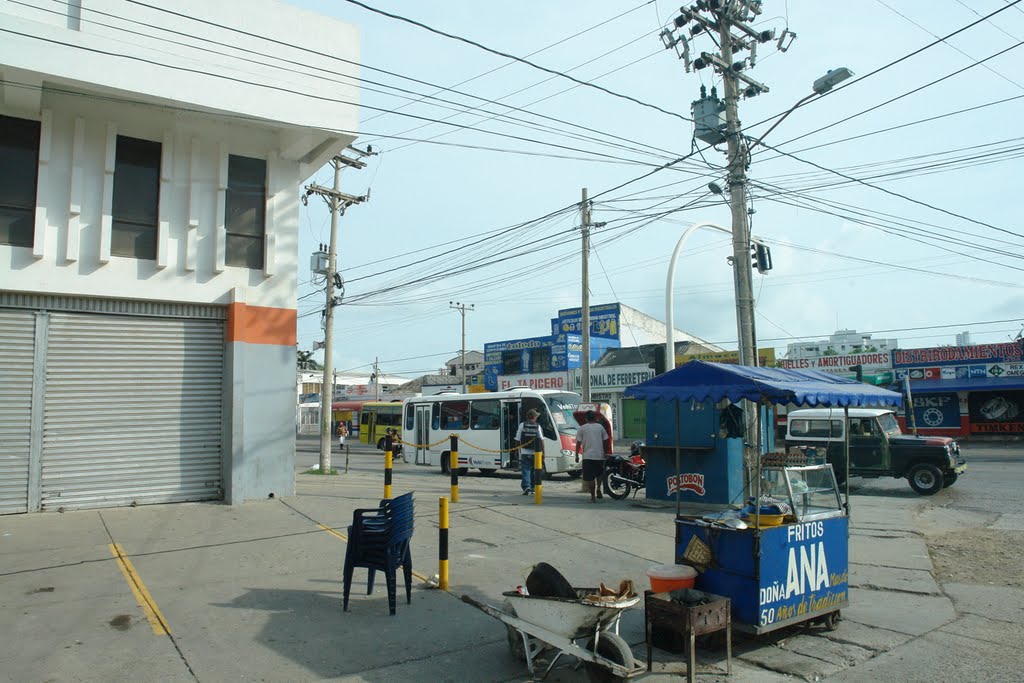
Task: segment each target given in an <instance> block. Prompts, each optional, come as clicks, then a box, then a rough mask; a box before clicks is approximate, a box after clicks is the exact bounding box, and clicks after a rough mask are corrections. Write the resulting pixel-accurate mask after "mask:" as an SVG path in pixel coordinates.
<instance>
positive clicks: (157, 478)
mask: <svg viewBox="0 0 1024 683" xmlns="http://www.w3.org/2000/svg"><path fill="white" fill-rule="evenodd" d="M223 374H224V326H223V323H222V322H220V321H214V320H182V319H164V318H141V317H134V316H117V315H102V314H87V313H84V314H83V313H51V315H50V326H49V337H48V352H47V365H46V406H45V412H44V418H43V454H42V508H43V509H44V510H54V509H57V508H65V509H75V508H92V507H112V506H117V505H131V504H136V503H137V504H143V503H164V502H180V501H189V500H210V499H216V498H219V497H220V489H221V453H222V447H221V444H222V431H223V428H222V401H223V399H222V397H223V391H224V389H223Z"/></svg>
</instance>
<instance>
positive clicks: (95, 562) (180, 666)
mask: <svg viewBox="0 0 1024 683" xmlns="http://www.w3.org/2000/svg"><path fill="white" fill-rule="evenodd" d="M299 457H300V460H299V461H297V462H296V466H297V468H298V469H300V470H301V469H304V466H308V465H309V464H311V463H312V462H315V458H314V457H313V456H312V455H310V454H301V455H300V456H299ZM335 457H337V456H335ZM306 460H309V462H308V463H307V462H305V461H306ZM382 460H383V458H382V457H381V456H380V455H379V454H378V453H376V452H372V451H369V450H367V451H365V452H362V451H358V452H357V451H354V452H353V454H352V456H351V460H350V469H349V473H348V474H345V475H340V476H333V477H324V476H314V475H298V477H297V489H298V493H297V495H296V496H293V497H288V498H285V499H280V498H276V497H275V498H273V499H270V498H268V499H267V500H266V501H263V502H255V503H250V504H246V505H241V506H237V507H227V506H222V505H217V504H199V503H197V504H179V505H167V506H146V507H138V508H118V509H111V510H103V511H91V512H89V511H85V512H69V513H64V514H58V513H47V514H40V515H20V516H6V517H2V518H0V585H2V592H0V596H2V597H0V607H2V608H3V609H0V628H2V630H3V633H5V635H6V636H7V637H6V638H4V639H3V640H2V644H0V661H3V662H4V666H3V668H2V671H0V678H2V679H3V680H10V681H34V680H49V681H71V680H74V681H111V680H129V679H131V680H161V681H177V680H182V681H187V680H199V681H222V680H229V679H234V680H256V679H259V680H275V681H304V680H320V679H337V680H349V681H390V680H424V681H445V680H453V681H454V680H460V681H467V680H471V681H519V680H528V678H529V677H528V674H527V673H526V666H525V664H524V663H522V662H519V661H516V660H514V659H513V658H512V656H511V655H510V653H509V648H508V645H507V642H506V632H505V627H504V625H503V624H501V623H500V622H499V621H497V620H496V619H493V618H492V617H489V616H487V615H485V614H484V613H483V612H481V611H479V610H477V609H475V608H473V607H471V606H469V605H466V604H464V603H463V602H461V601H460V600H459V597H460V596H461V595H462V594H468V595H471V596H473V597H474V598H476V599H478V600H481V601H484V602H488V603H490V604H494V605H500V603H501V599H500V595H501V592H502V591H505V590H511V589H513V588H514V587H515V586H516V585H519V584H522V583H524V582H525V577H526V574H527V573H528V571H529V569H530V567H531V566H532V565H533V564H535V563H536V562H539V561H547V562H549V563H551V564H553V565H554V566H556V567H557V568H558V569H559V570H560V571H561V572H562V573H563V574H564V575H565V576H566V577H568V578H569V579H570V581H571V582H572V583H574V584H575V585H590V586H594V585H597V584H598V583H599V582H602V581H603V582H605V583H607V584H611V583H616V584H617V583H618V581H619V580H620V579H623V578H626V579H631V580H633V581H634V582H635V584H636V585H637V586H638V587H646V586H647V579H646V576H645V574H644V571H645V569H647V567H649V566H650V565H651V564H661V563H671V562H672V561H673V555H674V547H673V535H674V526H673V518H674V512H675V511H674V509H672V508H666V509H659V508H650V507H640V506H635V505H631V504H630V503H629V502H628V501H612V500H607V499H606V500H605V501H603V503H602V504H600V505H587V504H585V503H584V501H585V496H584V495H583V494H581V493H580V492H579V482H578V481H570V480H568V479H564V478H562V479H556V480H554V481H550V482H546V483H545V485H544V504H543V505H542V506H535V505H533V499H532V498H531V497H523V496H521V495H520V494H519V486H518V480H517V477H516V476H515V475H512V474H509V475H499V476H497V477H488V478H485V477H481V476H474V475H470V476H466V477H463V478H462V479H461V486H460V501H459V502H458V503H453V504H452V506H451V532H450V552H449V557H450V576H451V587H450V590H449V592H448V593H445V592H442V591H438V590H429V589H426V588H423V587H421V585H420V583H421V581H420V580H419V579H422V578H424V577H427V576H429V575H431V574H433V573H434V572H435V571H437V552H438V550H437V545H438V538H437V533H436V529H437V520H438V499H439V497H441V496H447V495H449V486H448V479H447V477H444V476H441V475H440V474H438V473H437V472H436V471H432V470H428V469H426V468H419V467H416V466H414V465H409V464H404V463H399V464H397V465H396V467H395V475H394V494H395V495H398V494H400V493H403V492H405V491H409V490H412V491H415V492H416V503H417V514H416V533H415V536H414V540H413V548H412V553H413V566H414V569H415V571H416V573H417V575H418V577H419V578H418V579H417V581H416V585H415V586H414V589H413V600H412V604H411V605H407V604H405V601H404V590H403V589H401V588H400V590H399V604H398V613H397V615H396V616H394V617H391V616H389V615H388V609H387V596H386V589H385V585H384V580H383V577H380V576H378V579H377V588H376V590H375V592H374V593H373V594H372V595H369V596H368V595H365V579H366V572H365V570H357V573H356V580H355V582H354V584H353V595H352V598H351V604H350V608H349V612H347V613H346V612H343V611H342V608H341V594H342V586H341V562H342V558H343V554H344V550H345V543H344V541H343V540H342V538H341V537H339V535H338V534H339V533H340V534H341V535H343V534H344V533H345V527H346V526H347V525H348V524H349V523H350V521H351V517H352V510H354V509H355V508H359V507H374V506H376V504H377V502H378V500H379V498H380V497H381V495H382V483H383V471H382ZM920 501H921V499H920V498H917V497H914V498H911V497H899V496H895V497H863V498H862V497H855V498H854V501H853V502H854V516H853V531H852V535H851V539H850V548H851V566H850V575H851V579H850V583H851V596H850V602H851V606H850V608H849V609H848V610H844V612H843V616H844V621H843V622H841V624H840V626H839V628H838V629H837V630H836V631H834V632H832V633H827V632H825V631H824V630H823V629H818V628H800V627H794V628H790V629H786V630H783V631H780V632H776V633H773V634H769V635H768V636H762V637H760V638H758V639H751V638H748V637H745V636H741V635H737V636H736V637H735V639H734V640H735V643H734V661H733V675H732V676H730V677H726V676H724V671H725V662H724V657H725V652H724V650H722V651H706V650H701V651H699V653H698V654H699V670H700V672H701V674H702V676H701V678H700V680H701V681H702V682H710V681H719V680H721V681H732V682H734V683H736V682H739V683H742V682H746V681H772V680H776V679H778V680H782V679H789V678H791V677H796V678H801V679H805V680H818V679H821V678H825V677H832V676H839V677H843V676H850V675H853V674H855V673H856V672H858V671H864V672H865V673H866V672H867V671H868V670H870V667H871V664H872V662H875V661H884V660H883V659H882V658H883V657H885V656H892V655H894V654H895V655H896V656H899V653H900V652H902V651H904V650H907V651H908V652H910V651H912V649H916V648H919V647H921V645H920V644H919V642H918V639H919V638H921V637H922V636H923V635H925V634H935V633H938V632H940V629H942V628H944V627H947V626H949V625H950V624H952V623H953V622H954V620H955V619H956V614H955V612H954V610H953V606H952V603H951V600H950V598H949V597H947V596H946V595H944V594H943V592H942V590H941V589H940V587H939V586H938V585H937V584H936V583H935V581H934V579H933V578H932V574H931V563H930V560H929V557H928V551H927V548H926V546H925V543H924V540H923V539H922V538H921V537H920V536H919V535H917V534H916V533H915V532H914V531H913V527H914V523H913V513H914V510H915V509H916V507H917V506H918V505H920ZM332 530H333V533H332ZM118 553H120V554H121V558H118V557H117V554H118ZM621 634H622V635H623V637H624V638H625V639H626V640H627V642H628V643H629V644H630V645H631V647H632V649H633V652H634V654H635V656H636V658H637V660H638V661H642V660H643V659H644V658H645V656H646V655H645V649H644V635H643V610H642V608H641V609H632V610H629V611H627V612H626V613H625V614H624V616H623V619H622V623H621ZM887 653H888V654H887ZM654 661H655V666H654V671H653V672H652V673H648V674H643V675H641V676H639V677H638V679H639V680H650V681H657V680H670V679H672V680H678V675H679V674H680V673H681V672H685V664H684V663H683V659H682V658H681V657H680V656H677V655H671V654H668V653H666V652H662V651H660V650H656V651H655V652H654ZM851 667H856V668H851ZM872 677H873V678H876V679H878V678H879V675H878V674H877V672H876V674H875V675H874V676H872ZM881 678H882V679H884V676H881ZM548 680H551V681H581V680H586V675H585V673H584V672H583V670H582V669H581V670H579V671H573V670H571V669H564V668H557V669H555V671H554V672H553V673H552V674H551V675H550V676H549V677H548ZM849 680H854V678H849Z"/></svg>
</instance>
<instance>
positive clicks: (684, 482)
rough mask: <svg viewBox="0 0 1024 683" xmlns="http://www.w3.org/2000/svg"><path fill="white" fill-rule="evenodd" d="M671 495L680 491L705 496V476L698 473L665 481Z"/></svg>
mask: <svg viewBox="0 0 1024 683" xmlns="http://www.w3.org/2000/svg"><path fill="white" fill-rule="evenodd" d="M665 485H666V488H667V489H668V492H669V493H675V492H676V491H677V490H679V491H693V492H694V493H696V494H697V495H698V496H703V495H704V475H703V474H699V473H697V472H687V473H686V474H680V475H672V476H670V477H668V478H667V479H666V480H665Z"/></svg>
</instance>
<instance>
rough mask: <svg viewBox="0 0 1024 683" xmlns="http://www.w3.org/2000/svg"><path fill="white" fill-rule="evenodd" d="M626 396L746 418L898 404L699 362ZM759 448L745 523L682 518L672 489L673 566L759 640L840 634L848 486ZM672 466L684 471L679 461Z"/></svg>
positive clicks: (820, 467)
mask: <svg viewBox="0 0 1024 683" xmlns="http://www.w3.org/2000/svg"><path fill="white" fill-rule="evenodd" d="M625 395H626V397H628V398H638V399H646V400H647V401H648V402H650V401H675V402H676V403H677V404H679V403H681V402H696V403H700V404H703V403H704V402H706V401H712V402H714V403H715V404H721V403H722V402H731V403H734V404H738V403H740V402H741V401H744V402H749V403H748V404H747V405H748V409H751V406H758V407H760V406H768V405H773V404H775V405H779V404H790V403H792V404H796V405H807V406H822V407H832V406H838V407H842V408H846V409H848V408H849V407H851V406H868V405H870V406H899V405H900V403H901V402H902V396H901V395H900V394H898V393H896V392H892V391H887V390H885V389H880V388H877V387H874V386H869V385H866V384H862V383H860V382H857V381H856V380H851V379H846V378H842V377H838V376H836V375H830V374H827V373H823V372H818V371H815V370H786V369H780V368H757V367H746V366H738V365H724V364H719V363H706V362H702V361H691V362H689V363H687V364H686V365H683V366H681V367H679V368H676V369H675V370H673V371H671V372H668V373H665V374H663V375H659V376H658V377H655V378H653V379H651V380H648V381H646V382H643V383H641V384H637V385H635V386H632V387H628V388H627V389H626V392H625ZM674 412H675V414H676V415H677V416H678V415H679V414H680V412H681V411H679V410H678V409H677V410H676V411H674ZM677 419H679V418H678V417H677ZM678 432H679V430H678V428H677V433H678ZM756 441H758V440H756V439H755V443H754V444H751V445H752V446H753V447H754V451H755V454H756V455H755V457H754V462H753V466H752V467H751V475H750V477H749V481H748V482H747V492H748V493H749V496H750V498H751V499H752V503H754V504H752V505H751V506H750V514H749V515H748V516H746V517H741V516H740V514H739V511H738V510H735V509H731V508H727V509H723V510H721V511H719V512H715V513H712V514H700V515H686V514H683V513H682V511H681V510H680V507H679V495H680V493H679V488H677V489H676V500H677V510H676V518H675V527H676V533H675V546H676V547H675V559H676V562H677V563H686V564H691V565H694V566H696V567H697V568H698V569H699V570H700V574H699V575H698V577H697V581H696V588H697V589H699V590H702V591H706V592H708V593H713V594H715V595H720V596H724V597H728V598H730V600H731V601H732V616H733V621H734V624H735V626H736V628H737V629H740V630H745V631H748V632H753V633H756V634H760V633H766V632H768V631H773V630H775V629H778V628H782V627H784V626H788V625H791V624H795V623H799V622H805V621H810V622H823V623H824V624H825V625H826V626H827V627H829V628H835V626H836V623H837V622H838V620H839V616H840V614H839V610H840V609H842V608H843V607H845V606H847V605H848V604H849V592H848V569H849V555H848V551H849V516H850V501H849V483H848V482H849V477H848V476H847V477H845V482H844V483H845V487H846V488H845V491H844V492H840V490H839V486H838V485H837V483H836V477H835V474H834V472H833V471H832V466H831V465H828V464H818V463H817V462H815V458H813V457H807V456H805V455H803V454H784V453H778V454H764V455H762V452H761V448H760V444H759V443H756ZM846 447H847V449H848V448H849V443H848V441H847V444H846ZM676 462H677V469H678V467H679V466H678V462H679V458H678V455H677V458H676ZM846 462H849V458H848V457H847V458H846ZM678 474H679V471H677V475H678Z"/></svg>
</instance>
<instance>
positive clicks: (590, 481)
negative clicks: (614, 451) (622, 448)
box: [576, 410, 608, 503]
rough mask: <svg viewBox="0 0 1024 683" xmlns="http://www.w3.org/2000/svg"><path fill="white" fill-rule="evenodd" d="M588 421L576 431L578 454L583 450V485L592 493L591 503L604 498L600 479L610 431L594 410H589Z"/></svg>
mask: <svg viewBox="0 0 1024 683" xmlns="http://www.w3.org/2000/svg"><path fill="white" fill-rule="evenodd" d="M586 417H587V423H586V424H584V425H582V426H580V428H579V430H578V431H577V432H576V455H579V454H580V450H582V451H583V485H584V486H585V487H586V489H587V493H589V494H590V500H589V501H588V502H590V503H596V502H597V499H598V498H604V495H603V494H602V493H601V485H600V483H599V482H598V479H600V477H601V471H602V470H603V469H604V442H605V441H607V440H608V432H606V431H605V429H604V427H603V426H602V425H600V424H598V422H597V415H596V414H595V413H594V411H593V410H588V411H587V416H586Z"/></svg>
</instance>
